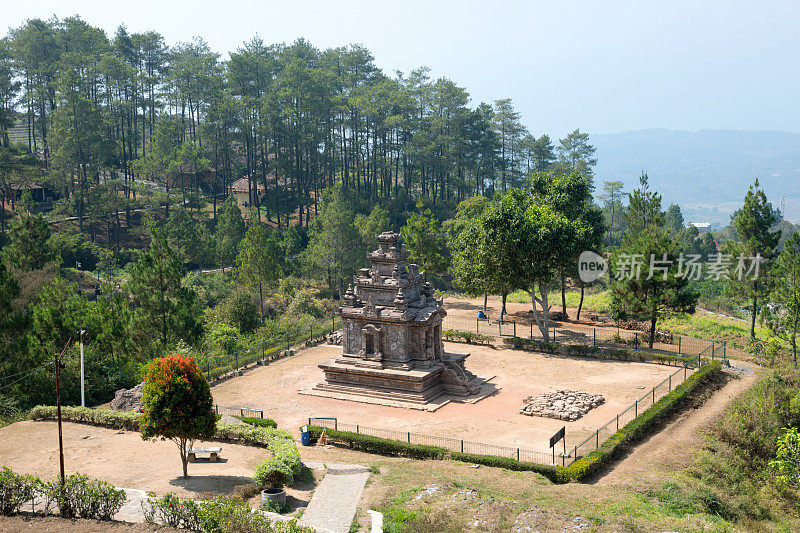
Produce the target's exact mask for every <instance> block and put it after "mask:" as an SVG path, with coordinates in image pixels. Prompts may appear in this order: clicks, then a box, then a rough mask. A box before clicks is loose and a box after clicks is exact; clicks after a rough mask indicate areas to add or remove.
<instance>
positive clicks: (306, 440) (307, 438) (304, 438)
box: [300, 431, 311, 446]
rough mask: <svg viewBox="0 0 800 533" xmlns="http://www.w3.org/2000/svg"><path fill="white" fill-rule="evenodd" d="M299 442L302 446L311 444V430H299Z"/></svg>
mask: <svg viewBox="0 0 800 533" xmlns="http://www.w3.org/2000/svg"><path fill="white" fill-rule="evenodd" d="M300 444H302V445H303V446H311V432H310V431H301V432H300Z"/></svg>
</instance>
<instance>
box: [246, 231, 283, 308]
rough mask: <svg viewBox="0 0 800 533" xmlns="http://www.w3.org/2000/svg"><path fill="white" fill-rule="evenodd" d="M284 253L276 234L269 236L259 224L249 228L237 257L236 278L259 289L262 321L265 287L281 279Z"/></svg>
mask: <svg viewBox="0 0 800 533" xmlns="http://www.w3.org/2000/svg"><path fill="white" fill-rule="evenodd" d="M281 255H282V251H281V248H280V243H279V242H278V240H277V239H276V238H275V234H274V233H271V234H268V233H267V230H266V229H265V228H264V226H262V225H261V224H259V223H255V224H253V225H252V226H250V228H248V230H247V233H245V236H244V239H243V240H242V242H241V244H240V246H239V254H238V255H237V256H236V276H237V277H238V278H239V279H240V280H241V281H242V282H244V283H245V284H246V285H248V286H249V287H257V288H258V302H259V310H260V312H261V321H262V322H263V321H264V285H265V284H266V285H267V286H271V285H273V284H274V283H275V282H276V281H277V280H278V279H280V277H281V274H282V272H281V262H280V256H281Z"/></svg>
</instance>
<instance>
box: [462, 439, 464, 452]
mask: <svg viewBox="0 0 800 533" xmlns="http://www.w3.org/2000/svg"><path fill="white" fill-rule="evenodd" d="M461 453H464V439H461Z"/></svg>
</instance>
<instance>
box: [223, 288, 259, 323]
mask: <svg viewBox="0 0 800 533" xmlns="http://www.w3.org/2000/svg"><path fill="white" fill-rule="evenodd" d="M214 310H215V311H217V310H218V311H219V313H218V316H219V318H221V319H222V321H223V322H225V323H226V324H229V325H231V326H233V327H235V328H236V329H238V330H239V331H241V332H242V333H252V332H253V331H255V329H256V328H257V327H258V324H259V320H258V319H259V313H258V309H257V308H256V305H255V304H254V303H253V298H252V296H251V295H250V293H249V292H247V291H245V290H243V289H236V290H234V291H233V292H231V293H230V294H229V295H228V296H227V297H226V298H225V299H224V300H223V301H222V302H220V303H219V305H218V306H217V307H216V308H214Z"/></svg>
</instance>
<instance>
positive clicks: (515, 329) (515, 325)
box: [514, 320, 517, 338]
mask: <svg viewBox="0 0 800 533" xmlns="http://www.w3.org/2000/svg"><path fill="white" fill-rule="evenodd" d="M516 337H517V321H516V320H515V321H514V338H516Z"/></svg>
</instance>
